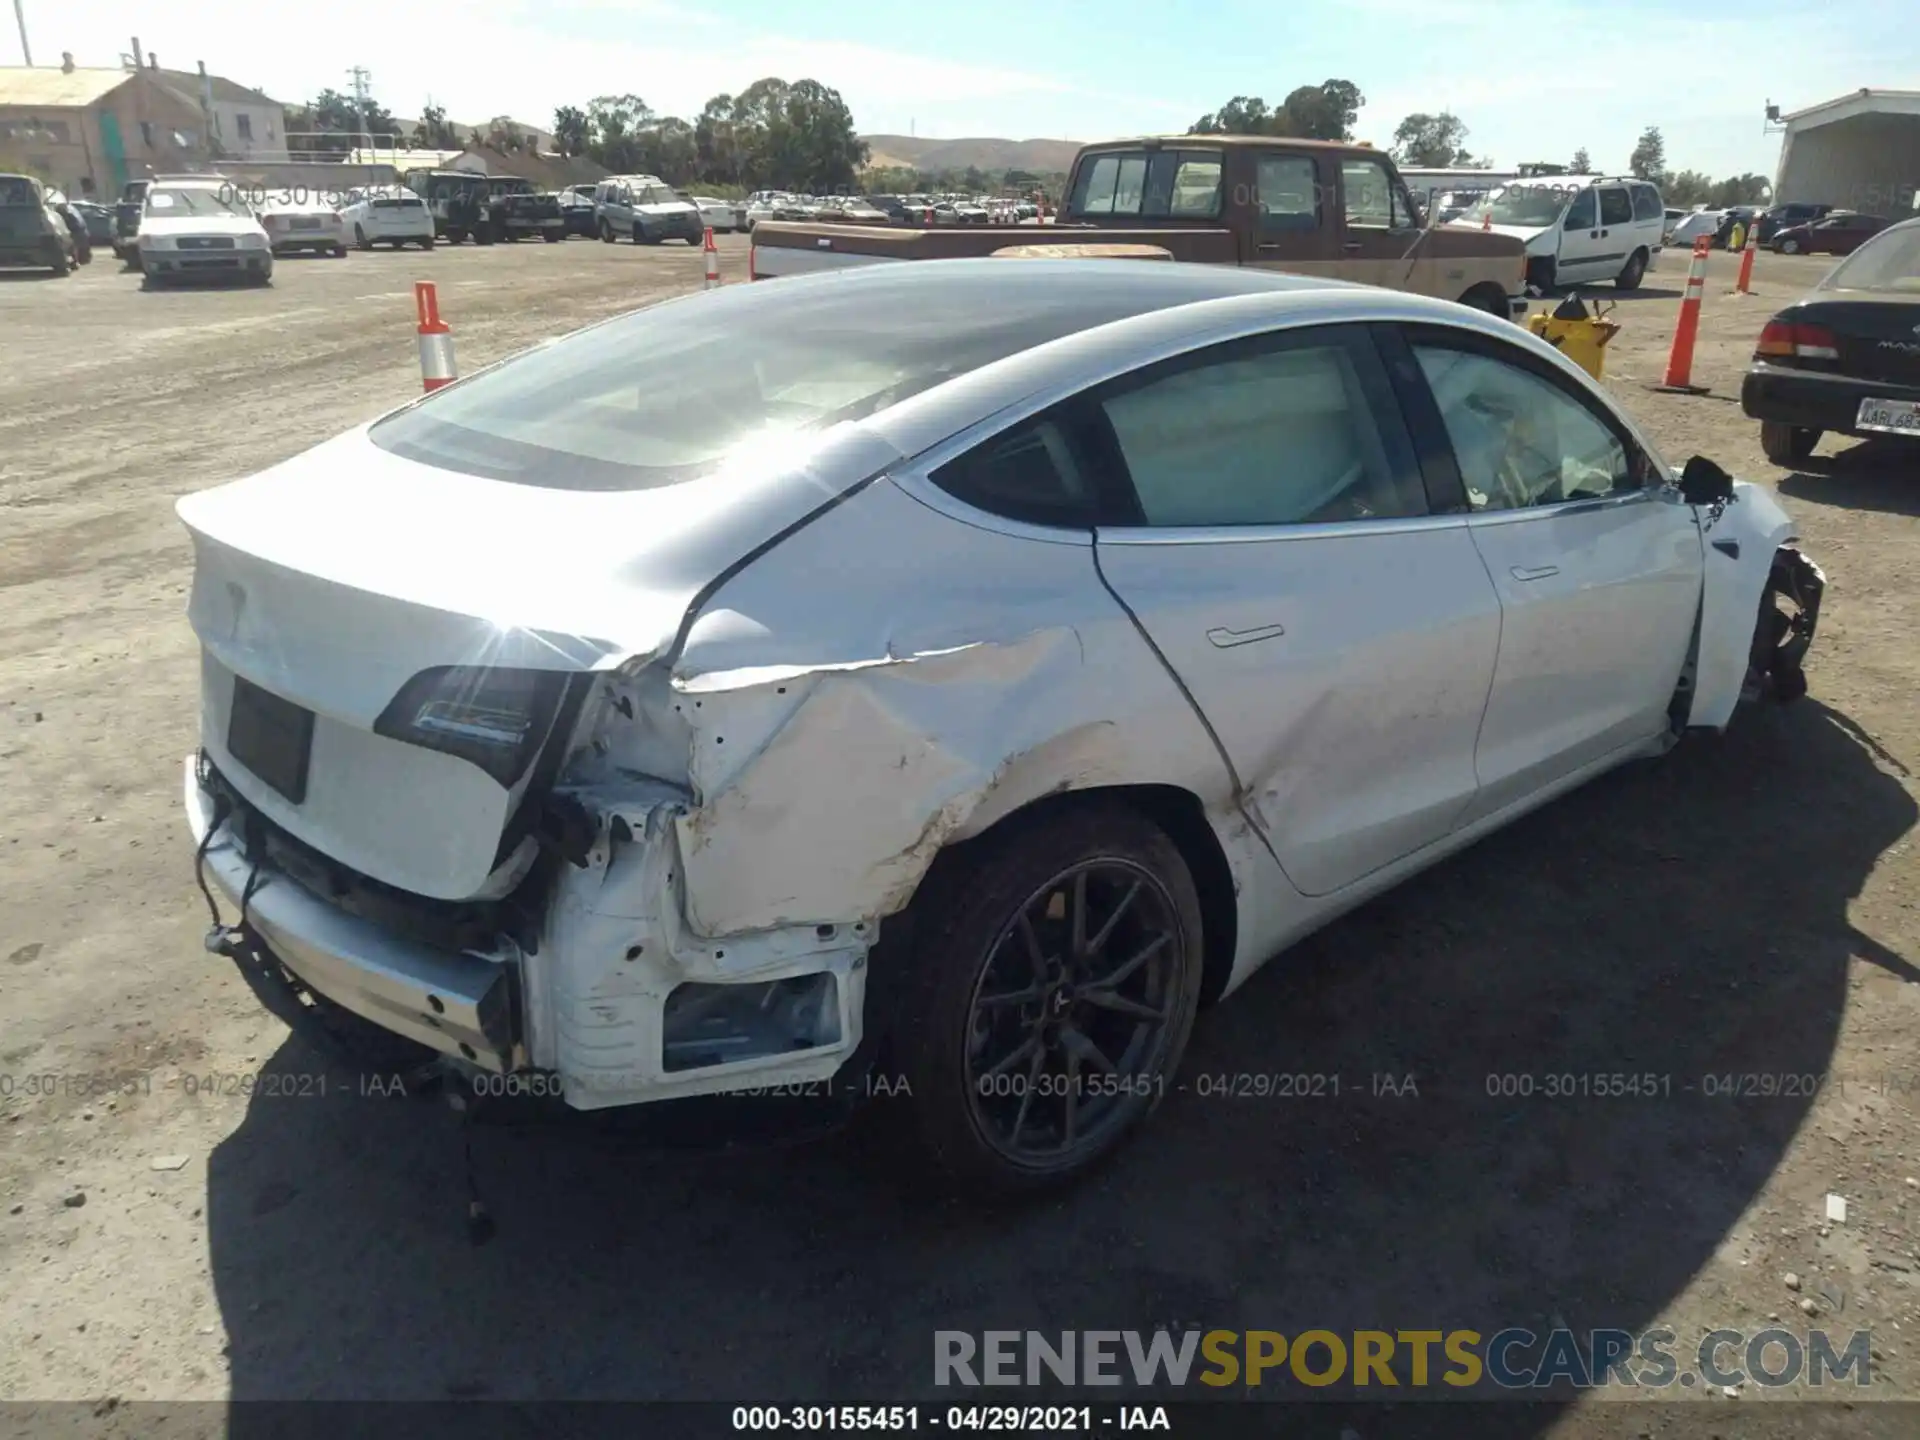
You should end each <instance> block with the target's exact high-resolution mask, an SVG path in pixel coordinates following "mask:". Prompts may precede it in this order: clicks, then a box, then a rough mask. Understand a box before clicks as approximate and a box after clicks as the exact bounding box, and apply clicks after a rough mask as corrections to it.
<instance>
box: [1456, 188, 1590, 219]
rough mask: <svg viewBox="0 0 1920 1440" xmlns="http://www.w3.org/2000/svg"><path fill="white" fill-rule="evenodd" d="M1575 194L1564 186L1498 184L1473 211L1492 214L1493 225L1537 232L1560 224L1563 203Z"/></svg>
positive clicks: (1575, 192) (1565, 205)
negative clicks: (1498, 186)
mask: <svg viewBox="0 0 1920 1440" xmlns="http://www.w3.org/2000/svg"><path fill="white" fill-rule="evenodd" d="M1578 193H1579V192H1578V191H1576V190H1574V189H1572V188H1570V187H1569V186H1566V185H1538V184H1533V185H1502V186H1501V187H1500V188H1499V189H1498V190H1495V191H1494V192H1493V193H1492V194H1491V195H1489V196H1488V197H1487V200H1486V203H1485V204H1484V205H1482V204H1475V206H1474V207H1473V208H1474V209H1475V210H1485V211H1488V212H1490V213H1491V214H1492V216H1493V223H1494V224H1496V225H1521V226H1531V227H1532V228H1534V229H1536V230H1538V229H1543V228H1545V227H1546V226H1548V225H1557V224H1559V223H1560V216H1561V213H1562V212H1563V211H1564V210H1565V209H1566V208H1567V202H1568V201H1570V200H1572V199H1573V197H1574V196H1575V195H1576V194H1578Z"/></svg>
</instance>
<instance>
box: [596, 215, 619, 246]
mask: <svg viewBox="0 0 1920 1440" xmlns="http://www.w3.org/2000/svg"><path fill="white" fill-rule="evenodd" d="M614 239H615V236H614V233H613V226H612V225H610V224H608V223H607V222H606V221H605V220H602V221H601V222H600V243H601V244H603V245H611V244H613V242H614Z"/></svg>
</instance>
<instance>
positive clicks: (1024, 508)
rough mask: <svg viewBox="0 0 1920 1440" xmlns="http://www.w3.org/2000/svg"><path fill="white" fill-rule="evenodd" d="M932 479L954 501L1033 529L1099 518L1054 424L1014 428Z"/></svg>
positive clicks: (1077, 525)
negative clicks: (1034, 526)
mask: <svg viewBox="0 0 1920 1440" xmlns="http://www.w3.org/2000/svg"><path fill="white" fill-rule="evenodd" d="M928 478H930V479H931V480H932V481H933V483H934V484H936V485H938V486H939V487H940V488H941V489H942V490H944V491H946V492H947V493H948V494H949V495H951V496H953V497H954V498H955V499H956V500H964V501H965V502H966V503H967V504H969V505H972V506H974V507H975V508H976V509H979V510H984V511H986V512H987V513H988V514H989V515H1001V516H1004V517H1005V518H1007V519H1009V520H1023V521H1025V522H1026V523H1028V524H1030V525H1062V526H1070V527H1074V528H1087V527H1090V526H1091V525H1093V524H1094V522H1095V519H1096V516H1097V508H1098V507H1097V505H1096V503H1095V492H1094V488H1093V486H1092V484H1091V483H1089V481H1088V480H1087V478H1086V476H1085V475H1084V474H1082V472H1081V470H1080V467H1079V465H1078V464H1076V463H1075V461H1074V457H1073V451H1072V448H1071V447H1070V446H1069V445H1068V444H1067V438H1066V435H1065V434H1064V432H1063V431H1062V430H1061V428H1060V426H1059V424H1058V423H1057V422H1055V421H1054V420H1051V419H1037V420H1028V421H1026V422H1025V423H1023V424H1020V425H1016V426H1015V427H1014V428H1013V429H1011V430H1008V431H1006V432H1004V433H1002V434H1000V435H996V436H994V437H993V439H991V440H988V441H986V442H985V443H984V444H982V445H980V446H978V447H977V448H975V449H973V450H969V451H968V452H967V453H966V454H965V455H962V456H961V457H960V458H959V459H957V460H949V461H948V462H947V463H946V464H945V465H942V466H941V467H940V468H939V469H938V470H935V471H934V472H933V473H932V475H931V476H929V477H928Z"/></svg>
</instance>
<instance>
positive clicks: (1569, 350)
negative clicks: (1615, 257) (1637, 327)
mask: <svg viewBox="0 0 1920 1440" xmlns="http://www.w3.org/2000/svg"><path fill="white" fill-rule="evenodd" d="M1613 308H1614V307H1613V306H1611V305H1609V306H1608V307H1607V310H1609V311H1610V310H1612V309H1613ZM1605 314H1606V311H1602V310H1601V309H1600V307H1599V303H1598V302H1597V301H1596V302H1595V304H1594V313H1593V314H1591V315H1589V314H1588V313H1587V307H1586V306H1585V305H1583V304H1581V303H1580V297H1579V296H1578V295H1574V296H1570V297H1569V298H1568V299H1567V300H1566V301H1565V302H1564V303H1562V304H1561V305H1560V306H1558V307H1557V308H1556V309H1554V310H1552V311H1551V312H1549V311H1545V310H1542V311H1540V312H1538V313H1537V314H1533V315H1529V316H1528V317H1527V329H1529V330H1531V331H1532V332H1533V333H1534V334H1536V335H1538V336H1539V337H1540V338H1541V339H1542V340H1544V341H1546V342H1547V343H1548V344H1549V345H1551V346H1553V348H1554V349H1556V350H1558V351H1560V353H1561V354H1563V355H1565V356H1566V357H1567V358H1568V359H1569V360H1571V361H1573V363H1574V364H1576V365H1578V366H1579V367H1580V368H1581V369H1582V370H1584V371H1586V372H1587V373H1588V374H1589V375H1591V376H1592V377H1593V378H1594V379H1596V380H1598V379H1599V378H1600V372H1601V370H1602V369H1603V368H1604V366H1605V364H1606V354H1607V342H1608V341H1610V340H1612V339H1613V337H1614V336H1616V335H1618V334H1619V333H1620V326H1619V323H1618V322H1617V321H1613V320H1608V319H1606V318H1605Z"/></svg>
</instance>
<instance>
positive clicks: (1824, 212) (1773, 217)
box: [1754, 205, 1833, 245]
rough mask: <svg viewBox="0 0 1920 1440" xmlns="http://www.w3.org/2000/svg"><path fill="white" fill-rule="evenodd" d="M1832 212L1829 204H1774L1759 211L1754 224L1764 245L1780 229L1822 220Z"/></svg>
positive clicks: (1788, 228)
mask: <svg viewBox="0 0 1920 1440" xmlns="http://www.w3.org/2000/svg"><path fill="white" fill-rule="evenodd" d="M1832 213H1833V206H1831V205H1776V206H1774V207H1773V208H1772V209H1771V210H1763V211H1761V212H1760V216H1759V218H1758V219H1757V220H1756V221H1755V222H1754V224H1755V225H1756V226H1757V227H1758V229H1759V232H1760V243H1761V244H1762V245H1765V244H1766V243H1767V242H1768V241H1770V240H1771V239H1773V237H1774V236H1775V235H1777V234H1779V233H1780V232H1781V231H1782V230H1790V229H1792V228H1793V227H1794V226H1796V225H1811V224H1812V223H1813V222H1814V221H1815V220H1823V219H1825V218H1826V217H1827V216H1828V215H1830V214H1832Z"/></svg>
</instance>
